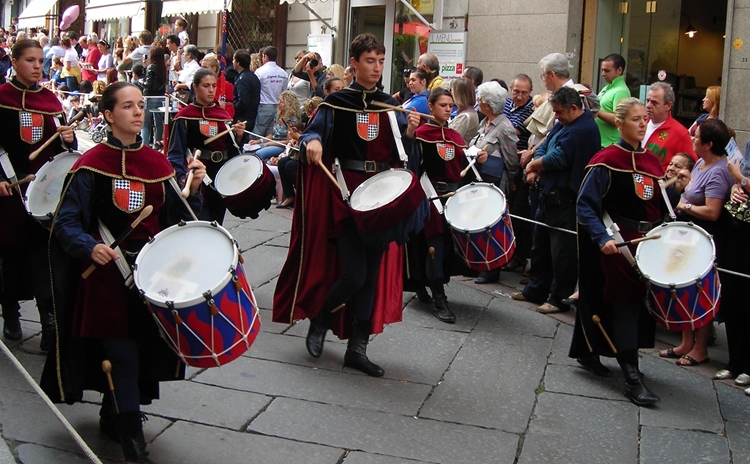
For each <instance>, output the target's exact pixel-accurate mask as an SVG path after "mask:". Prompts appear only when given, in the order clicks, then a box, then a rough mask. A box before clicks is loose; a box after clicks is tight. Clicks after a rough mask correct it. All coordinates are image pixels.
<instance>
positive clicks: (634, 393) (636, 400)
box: [617, 351, 660, 406]
mask: <svg viewBox="0 0 750 464" xmlns="http://www.w3.org/2000/svg"><path fill="white" fill-rule="evenodd" d="M634 353H635V355H634V356H633V355H632V354H631V352H626V353H623V354H622V355H619V354H618V356H617V361H618V362H619V363H620V369H622V374H623V375H624V376H625V390H624V392H623V393H624V395H625V398H627V399H629V400H630V401H631V402H633V404H636V405H638V406H651V405H653V404H656V403H658V402H659V401H660V398H659V397H658V396H657V395H656V394H655V393H654V392H652V391H651V390H649V388H648V387H647V386H646V384H645V383H643V374H642V373H641V372H640V371H639V370H638V352H637V351H634Z"/></svg>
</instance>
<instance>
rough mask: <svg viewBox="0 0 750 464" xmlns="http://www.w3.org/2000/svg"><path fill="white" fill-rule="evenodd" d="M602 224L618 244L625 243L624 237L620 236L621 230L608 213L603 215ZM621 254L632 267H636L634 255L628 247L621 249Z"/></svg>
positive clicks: (605, 212)
mask: <svg viewBox="0 0 750 464" xmlns="http://www.w3.org/2000/svg"><path fill="white" fill-rule="evenodd" d="M602 222H603V223H604V227H606V228H607V233H608V234H609V235H610V236H611V237H612V238H613V239H615V241H616V242H618V243H621V242H624V240H623V238H622V235H621V234H620V228H619V227H618V226H617V224H615V222H614V221H613V220H612V218H611V217H610V216H609V213H608V212H607V211H604V214H603V215H602ZM620 253H622V255H623V256H624V257H625V259H627V260H628V262H629V263H630V265H631V266H635V259H634V258H633V255H632V254H631V253H630V250H629V249H628V247H626V246H624V247H622V248H620Z"/></svg>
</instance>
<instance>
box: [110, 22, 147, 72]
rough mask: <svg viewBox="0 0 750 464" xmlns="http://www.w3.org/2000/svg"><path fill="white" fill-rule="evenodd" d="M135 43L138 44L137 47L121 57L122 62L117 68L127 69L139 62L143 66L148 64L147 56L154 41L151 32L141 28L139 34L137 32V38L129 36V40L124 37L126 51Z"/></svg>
mask: <svg viewBox="0 0 750 464" xmlns="http://www.w3.org/2000/svg"><path fill="white" fill-rule="evenodd" d="M135 43H138V44H139V45H138V47H137V48H135V49H133V51H132V52H131V53H130V54H127V55H126V56H125V58H123V60H122V63H121V64H120V66H118V67H117V69H118V70H120V69H122V70H126V69H129V68H130V67H132V66H134V65H136V64H140V65H143V66H146V65H148V62H149V60H148V56H149V54H150V53H151V44H153V43H154V36H153V34H151V32H149V31H146V30H143V31H141V33H140V34H138V38H137V39H133V38H132V37H130V40H129V42H128V41H127V39H126V44H125V48H126V51H127V50H130V49H132V47H134V46H135V45H134V44H135Z"/></svg>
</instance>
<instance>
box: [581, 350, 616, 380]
mask: <svg viewBox="0 0 750 464" xmlns="http://www.w3.org/2000/svg"><path fill="white" fill-rule="evenodd" d="M576 361H577V362H578V364H580V365H581V366H583V368H584V369H586V370H587V371H589V372H591V373H592V374H594V375H597V376H599V377H612V371H610V370H609V368H608V367H607V366H605V365H604V364H602V362H601V361H600V360H599V356H597V355H595V354H590V355H588V356H582V357H580V358H577V359H576Z"/></svg>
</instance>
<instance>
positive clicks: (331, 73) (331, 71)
mask: <svg viewBox="0 0 750 464" xmlns="http://www.w3.org/2000/svg"><path fill="white" fill-rule="evenodd" d="M345 72H346V71H345V70H344V67H343V66H341V65H340V64H335V63H334V64H332V65H331V66H329V67H328V71H326V75H327V76H328V77H329V78H331V77H338V78H339V79H344V74H345Z"/></svg>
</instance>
